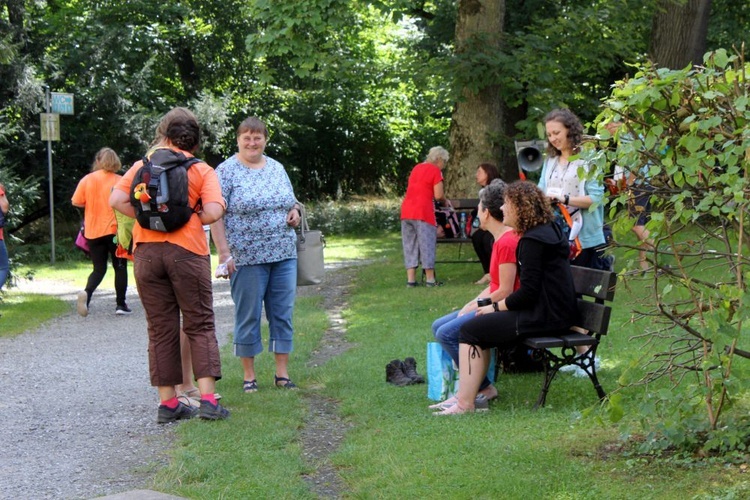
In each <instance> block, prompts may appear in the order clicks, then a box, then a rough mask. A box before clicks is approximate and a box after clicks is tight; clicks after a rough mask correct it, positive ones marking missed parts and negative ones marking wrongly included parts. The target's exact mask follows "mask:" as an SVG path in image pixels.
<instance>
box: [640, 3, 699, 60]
mask: <svg viewBox="0 0 750 500" xmlns="http://www.w3.org/2000/svg"><path fill="white" fill-rule="evenodd" d="M710 12H711V0H687V1H686V2H685V3H684V4H680V3H677V2H675V0H661V1H660V2H659V4H658V5H657V12H656V14H655V15H654V20H653V24H652V28H651V50H650V57H651V60H653V61H654V62H655V63H656V64H658V65H659V66H661V67H664V68H669V69H682V68H684V67H685V66H688V65H690V64H693V65H695V64H702V63H703V54H704V53H705V52H706V35H707V33H708V16H709V14H710Z"/></svg>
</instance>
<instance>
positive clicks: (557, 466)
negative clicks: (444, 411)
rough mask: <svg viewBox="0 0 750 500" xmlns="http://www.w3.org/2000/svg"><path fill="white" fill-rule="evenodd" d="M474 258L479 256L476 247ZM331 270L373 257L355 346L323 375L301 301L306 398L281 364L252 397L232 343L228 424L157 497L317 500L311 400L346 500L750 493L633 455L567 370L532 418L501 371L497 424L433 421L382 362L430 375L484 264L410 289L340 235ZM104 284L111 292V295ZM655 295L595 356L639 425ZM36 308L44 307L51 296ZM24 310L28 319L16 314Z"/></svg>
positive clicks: (383, 255) (202, 438)
mask: <svg viewBox="0 0 750 500" xmlns="http://www.w3.org/2000/svg"><path fill="white" fill-rule="evenodd" d="M457 251H458V247H457V246H456V245H450V246H445V247H441V248H440V249H439V258H442V259H446V258H455V257H456V254H457ZM466 252H468V256H469V257H471V249H470V248H468V249H464V255H466ZM632 258H634V256H633V255H632V254H631V255H625V254H622V255H618V267H621V266H622V265H625V264H626V263H627V261H628V260H630V259H632ZM326 259H327V260H328V261H331V262H332V261H341V260H352V259H365V260H367V261H368V264H367V265H365V266H361V267H359V268H358V269H357V271H356V277H355V279H354V282H353V288H352V291H351V294H349V295H347V296H346V303H347V308H346V309H345V311H344V317H345V319H346V322H347V340H348V341H350V342H351V343H353V344H354V346H355V347H354V348H352V349H350V350H349V351H347V352H346V353H344V354H342V355H340V356H337V357H335V358H333V359H331V360H330V361H329V362H327V363H326V364H324V365H322V366H318V367H313V366H308V361H309V360H310V358H311V356H312V353H313V350H314V349H316V348H317V347H318V346H319V343H320V341H321V338H322V336H323V333H324V331H325V329H326V328H327V327H328V319H327V316H326V313H325V310H324V309H323V305H322V299H321V298H320V297H316V296H306V297H300V298H298V300H297V305H296V310H295V350H294V353H293V354H292V357H291V365H290V372H291V374H292V377H293V378H294V380H295V382H296V383H297V384H298V385H300V386H301V388H302V389H301V390H300V391H296V392H289V391H282V390H277V389H274V388H273V387H271V385H272V374H273V362H272V357H271V356H270V355H269V354H267V353H264V354H263V355H261V356H259V357H258V359H257V362H256V365H257V369H258V373H259V377H258V383H259V385H260V391H259V392H258V393H255V394H251V395H245V394H243V393H242V392H241V384H242V372H241V370H240V366H239V362H238V360H237V359H236V358H235V357H234V356H233V355H232V354H231V346H224V347H223V350H222V356H223V357H222V359H223V362H224V368H223V372H224V378H223V379H222V380H221V381H220V382H219V385H218V390H219V391H220V392H221V393H222V395H223V396H224V400H223V402H224V403H225V404H226V406H227V407H228V408H230V409H231V411H232V416H231V418H230V419H229V420H227V421H222V422H200V421H190V422H185V423H182V424H179V425H178V426H177V433H176V440H175V443H174V448H173V450H172V452H171V453H172V460H171V462H170V464H169V466H168V467H166V468H165V469H163V470H161V471H160V472H159V473H158V475H157V477H156V479H155V481H154V484H153V485H152V487H153V488H154V489H157V490H160V491H163V492H167V493H171V494H175V495H180V496H184V497H187V498H238V499H239V498H295V499H296V498H315V495H314V494H313V492H312V491H311V489H310V488H309V487H308V485H307V484H306V483H305V481H304V480H303V477H304V475H305V474H308V473H310V472H312V471H313V467H314V465H313V464H309V463H307V462H306V461H305V459H304V456H303V449H302V444H301V432H302V430H303V429H304V427H305V422H306V419H307V417H308V415H309V407H308V398H309V397H313V396H320V397H325V398H330V399H332V400H335V401H337V402H338V404H339V406H338V411H339V414H340V416H341V418H342V419H343V420H344V421H345V422H346V429H347V432H346V435H345V439H344V441H343V442H342V444H341V445H340V447H339V448H338V449H336V450H331V452H332V455H331V456H330V460H331V462H332V463H333V465H334V466H335V468H336V470H337V471H338V473H339V475H340V477H341V478H342V480H343V484H344V486H343V489H344V491H342V492H341V493H342V495H343V496H344V497H347V498H396V497H415V498H420V497H430V498H493V499H494V498H510V499H515V498H519V499H521V498H523V499H527V498H552V499H577V498H607V499H632V498H659V499H662V498H663V499H684V498H746V497H748V495H750V481H748V479H747V477H746V474H744V473H743V472H742V469H740V467H739V466H737V465H732V464H723V463H718V462H711V461H706V462H705V463H700V462H693V463H691V464H689V465H680V464H679V463H678V462H676V461H669V460H663V461H660V460H651V459H646V458H643V457H639V456H637V455H633V454H628V453H624V452H622V451H621V448H620V443H621V433H622V432H623V430H622V428H620V427H619V426H616V425H613V424H610V423H608V419H607V414H606V412H598V411H594V412H589V411H588V410H591V409H592V408H594V409H595V408H596V407H597V398H596V393H595V392H594V390H593V387H592V386H591V383H590V382H589V381H588V379H578V378H574V377H572V376H570V375H564V374H561V375H560V376H558V377H557V378H556V380H555V381H554V383H553V385H552V390H551V392H550V395H549V397H548V399H547V406H546V407H545V408H543V409H541V410H538V411H534V410H532V406H533V403H534V401H535V400H536V397H537V395H538V390H539V388H540V385H541V374H525V375H500V378H499V379H498V382H497V387H498V390H499V391H500V396H499V398H498V400H497V401H496V402H494V403H493V404H492V405H491V407H490V411H489V412H486V413H484V414H476V415H467V416H459V417H451V418H436V417H433V416H432V414H431V412H430V411H429V410H428V409H427V406H428V405H429V404H430V403H431V401H429V400H428V399H427V397H426V392H427V387H426V385H416V386H409V387H402V388H399V387H395V386H392V385H389V384H386V383H385V365H386V364H387V363H388V362H389V361H390V360H392V359H403V358H405V357H408V356H413V357H415V358H416V359H417V363H418V370H419V371H420V373H424V372H425V370H424V367H425V358H426V344H427V342H430V341H432V333H431V330H430V325H431V323H432V321H433V320H434V319H435V318H437V317H439V316H441V315H443V314H445V313H446V312H448V311H450V310H451V309H453V308H457V307H460V306H461V305H463V303H465V302H466V301H467V300H468V299H469V298H471V297H472V296H473V295H474V294H476V293H478V291H479V289H480V287H478V286H476V285H473V284H472V283H473V281H474V280H476V279H477V278H478V277H479V276H480V275H481V270H480V269H479V266H478V264H455V265H439V267H438V269H437V271H438V276H439V279H441V280H443V281H445V282H446V285H445V286H444V287H441V288H431V289H427V288H423V287H419V288H416V289H407V288H406V287H405V286H404V282H405V272H404V269H403V265H402V260H401V247H400V240H399V238H398V236H397V235H390V236H384V237H380V238H337V237H329V238H328V245H327V248H326ZM213 263H214V265H216V260H215V259H214V262H213ZM88 272H89V266H88V264H87V263H83V264H81V265H73V266H70V267H69V268H68V267H65V266H62V267H54V268H49V269H45V268H44V267H42V268H41V269H39V270H38V272H37V277H38V278H40V279H41V278H47V277H50V278H54V279H66V280H71V282H73V283H83V282H84V281H85V277H86V275H87V274H88ZM333 272H336V271H333ZM108 278H109V276H108ZM107 281H108V279H107V278H105V283H103V284H102V286H105V287H108V286H111V283H106V282H107ZM109 281H111V280H109ZM131 284H132V282H131ZM650 286H653V282H652V281H649V280H647V279H644V280H634V281H630V282H627V283H623V282H619V283H618V290H617V294H616V299H615V307H614V311H613V317H612V320H611V323H610V334H609V335H608V336H607V337H606V338H605V339H604V341H603V344H602V346H601V348H600V351H599V354H600V355H601V357H602V358H603V359H604V366H603V368H602V369H601V370H600V371H599V372H598V373H599V377H600V380H601V382H602V385H603V386H604V388H605V390H607V391H608V392H609V393H610V394H614V393H615V392H617V393H618V394H619V396H620V397H622V399H623V404H624V408H625V411H626V415H625V420H626V421H629V422H630V421H635V420H637V419H638V417H639V415H638V406H637V405H638V403H639V402H640V401H641V399H642V398H644V397H645V396H647V395H648V394H649V393H651V392H653V391H658V390H663V389H667V390H669V389H670V386H669V385H668V382H667V381H666V380H665V381H662V382H659V383H655V384H651V385H649V386H635V387H630V388H627V389H621V390H619V391H616V390H617V388H618V380H620V379H621V378H623V379H624V378H629V379H633V378H636V377H638V375H639V374H640V373H641V368H640V367H639V361H640V360H642V359H643V357H644V356H645V355H647V354H648V351H647V350H645V349H644V348H643V340H641V339H636V338H635V337H636V336H638V335H640V334H641V333H642V332H643V329H644V326H645V325H644V324H643V323H641V322H636V321H633V319H634V317H633V314H632V312H631V311H632V309H633V305H634V304H635V303H637V302H639V301H640V300H641V299H642V298H643V297H644V296H645V292H646V291H647V290H648V287H650ZM29 299H30V301H31V303H33V304H38V303H41V301H44V300H46V299H45V298H43V297H31V298H29ZM13 300H15V299H14V293H11V294H9V295H6V298H5V301H4V302H3V303H0V313H2V314H3V317H2V318H0V321H3V320H4V319H6V317H9V316H8V315H11V314H18V315H19V316H13V317H20V316H27V317H30V316H37V317H38V314H37V309H32V310H33V311H34V314H33V315H32V314H30V313H29V311H28V310H27V311H26V312H25V313H24V312H23V310H22V309H20V307H21V306H17V305H16V304H15V303H14V302H12V301H13ZM21 302H23V300H21ZM53 303H54V301H53ZM63 306H65V304H63ZM16 307H18V309H19V312H17V313H16V312H15V311H14V312H10V311H11V309H14V308H16ZM50 307H51V308H52V309H54V305H53V306H50ZM47 314H54V312H53V311H50V312H49V313H47ZM14 321H15V320H14ZM264 338H267V333H264ZM746 365H747V363H746V362H745V361H744V360H738V362H737V365H736V371H735V376H736V377H737V378H738V379H747V377H748V375H750V374H749V373H748V367H747V366H746ZM747 404H748V403H747V402H746V401H742V400H741V401H738V402H737V403H736V404H735V406H734V408H733V409H732V410H731V411H735V412H745V413H747ZM743 405H744V406H743ZM582 415H586V416H582Z"/></svg>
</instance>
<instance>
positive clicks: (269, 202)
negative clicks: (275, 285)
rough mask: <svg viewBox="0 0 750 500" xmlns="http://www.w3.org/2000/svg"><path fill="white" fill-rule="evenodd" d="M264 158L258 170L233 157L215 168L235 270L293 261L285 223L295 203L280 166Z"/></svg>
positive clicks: (294, 249) (294, 241) (294, 246)
mask: <svg viewBox="0 0 750 500" xmlns="http://www.w3.org/2000/svg"><path fill="white" fill-rule="evenodd" d="M264 158H265V160H266V165H265V166H264V167H263V168H261V169H258V170H254V169H252V168H248V167H246V166H245V165H244V164H242V163H241V162H240V161H239V160H238V159H237V156H236V155H235V156H233V157H231V158H229V159H228V160H226V161H225V162H223V163H222V164H221V165H219V166H218V167H217V168H216V173H217V174H218V176H219V182H220V183H221V194H222V195H223V196H224V199H225V200H226V203H227V210H226V213H225V214H224V226H225V227H226V233H227V242H228V243H229V251H230V252H231V253H232V257H233V258H234V262H235V264H236V265H238V266H248V265H254V264H270V263H272V262H280V261H282V260H286V259H295V258H297V237H296V235H295V233H294V229H293V228H292V227H291V226H289V225H288V224H287V223H286V216H287V214H288V213H289V210H291V209H292V207H293V206H294V204H295V203H296V199H295V196H294V191H293V189H292V183H291V182H290V181H289V176H288V175H287V174H286V170H284V166H283V165H282V164H281V163H279V162H277V161H276V160H274V159H272V158H269V157H267V156H264Z"/></svg>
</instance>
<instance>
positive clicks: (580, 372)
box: [569, 356, 602, 378]
mask: <svg viewBox="0 0 750 500" xmlns="http://www.w3.org/2000/svg"><path fill="white" fill-rule="evenodd" d="M569 366H572V367H573V368H575V370H573V376H574V377H578V378H584V377H588V376H589V375H588V373H586V371H585V370H584V369H583V368H581V367H580V366H577V365H569ZM601 367H602V360H601V358H599V356H596V357H595V358H594V368H596V369H597V370H598V369H599V368H601Z"/></svg>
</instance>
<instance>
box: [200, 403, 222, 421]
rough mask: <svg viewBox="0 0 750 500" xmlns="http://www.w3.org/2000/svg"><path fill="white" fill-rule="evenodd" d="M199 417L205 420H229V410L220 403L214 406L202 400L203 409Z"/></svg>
mask: <svg viewBox="0 0 750 500" xmlns="http://www.w3.org/2000/svg"><path fill="white" fill-rule="evenodd" d="M198 416H199V417H200V418H202V419H204V420H223V419H225V418H229V410H227V409H226V408H224V407H223V406H221V405H220V404H219V403H216V404H215V405H212V404H211V403H209V402H208V401H206V400H203V399H202V400H201V409H200V413H199V414H198Z"/></svg>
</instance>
